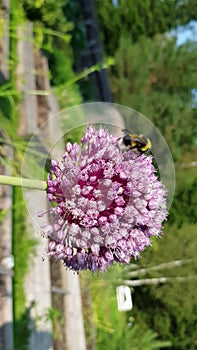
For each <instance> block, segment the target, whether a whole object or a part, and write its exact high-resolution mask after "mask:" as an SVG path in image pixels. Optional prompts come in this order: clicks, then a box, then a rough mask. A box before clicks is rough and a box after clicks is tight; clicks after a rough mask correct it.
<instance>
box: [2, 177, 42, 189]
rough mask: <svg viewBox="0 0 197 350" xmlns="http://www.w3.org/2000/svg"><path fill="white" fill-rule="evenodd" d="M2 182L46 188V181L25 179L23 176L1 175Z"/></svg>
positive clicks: (10, 184)
mask: <svg viewBox="0 0 197 350" xmlns="http://www.w3.org/2000/svg"><path fill="white" fill-rule="evenodd" d="M0 184H3V185H9V186H19V187H26V188H32V189H34V190H42V191H45V190H46V187H47V185H46V182H45V181H40V180H32V179H25V178H22V177H14V176H6V175H0Z"/></svg>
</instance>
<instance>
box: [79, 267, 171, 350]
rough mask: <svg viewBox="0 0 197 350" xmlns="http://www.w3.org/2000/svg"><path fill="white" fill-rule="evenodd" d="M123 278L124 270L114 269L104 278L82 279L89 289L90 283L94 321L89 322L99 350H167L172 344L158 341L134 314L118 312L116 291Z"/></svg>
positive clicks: (105, 274)
mask: <svg viewBox="0 0 197 350" xmlns="http://www.w3.org/2000/svg"><path fill="white" fill-rule="evenodd" d="M121 274H122V267H120V266H118V265H115V266H113V268H110V269H108V271H107V272H105V273H103V274H102V275H101V274H99V275H98V276H95V275H94V276H92V275H89V276H88V277H87V275H86V276H81V279H82V281H83V280H85V282H84V283H82V285H83V284H84V285H85V286H87V284H88V283H89V285H90V291H91V298H92V301H93V317H91V318H89V326H88V330H90V329H92V328H93V329H94V327H95V328H96V330H95V333H96V349H107V348H109V349H110V350H119V349H124V350H131V349H132V350H141V349H143V350H145V349H146V350H151V349H161V348H163V347H166V348H168V347H169V346H170V344H171V343H170V342H169V341H159V340H158V338H157V334H156V333H155V332H153V331H152V330H151V329H149V328H148V327H147V326H146V325H145V324H143V325H140V324H139V323H137V322H135V321H134V319H133V317H132V316H131V315H132V313H131V312H119V311H118V309H117V301H116V290H115V287H116V285H117V283H118V282H117V280H118V278H120V276H121ZM103 301H104V302H103ZM84 314H85V316H86V315H87V314H88V311H87V309H85V311H84ZM85 320H86V319H85ZM133 321H134V324H133ZM92 322H93V324H92ZM89 336H90V335H89ZM166 339H168V337H167V338H166Z"/></svg>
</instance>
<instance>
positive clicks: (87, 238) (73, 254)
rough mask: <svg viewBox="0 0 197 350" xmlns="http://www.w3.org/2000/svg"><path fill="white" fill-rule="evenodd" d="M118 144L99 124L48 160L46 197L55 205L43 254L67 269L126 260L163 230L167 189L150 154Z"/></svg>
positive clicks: (100, 266)
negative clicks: (59, 262) (47, 241)
mask: <svg viewBox="0 0 197 350" xmlns="http://www.w3.org/2000/svg"><path fill="white" fill-rule="evenodd" d="M118 143H119V139H118V138H117V137H115V136H113V135H110V134H109V132H108V131H107V130H105V129H104V128H103V127H100V128H99V129H98V130H96V129H95V128H93V127H92V126H88V127H87V129H86V132H85V134H84V135H83V137H82V139H81V144H82V146H81V147H80V146H79V145H78V144H77V143H74V144H73V145H72V144H71V143H69V142H68V143H67V145H66V152H65V154H64V156H63V160H62V162H61V163H59V162H58V161H56V160H52V161H51V168H50V174H49V175H48V180H47V196H48V199H49V201H51V202H53V203H55V204H56V206H54V207H52V208H51V209H50V210H49V212H50V224H46V226H45V229H44V231H45V234H46V236H47V237H48V238H49V239H50V242H49V246H48V250H47V255H48V256H49V257H54V258H55V259H56V260H63V262H64V264H65V266H66V267H68V268H69V269H72V270H75V271H79V270H86V269H89V270H91V271H95V270H105V269H106V267H107V266H108V265H111V264H113V262H114V261H117V262H118V263H129V262H130V259H131V258H132V257H134V258H137V257H139V255H140V252H141V251H143V250H144V249H145V248H146V247H147V246H149V245H151V236H158V235H159V234H161V229H162V222H163V220H165V219H166V216H167V210H166V190H165V189H164V187H163V185H162V183H161V182H160V181H159V180H158V179H157V176H156V174H155V168H154V167H153V165H152V157H151V156H147V155H146V154H142V155H139V154H137V153H136V152H135V151H133V150H129V151H122V150H120V148H119V145H118Z"/></svg>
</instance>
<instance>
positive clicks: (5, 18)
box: [0, 0, 10, 83]
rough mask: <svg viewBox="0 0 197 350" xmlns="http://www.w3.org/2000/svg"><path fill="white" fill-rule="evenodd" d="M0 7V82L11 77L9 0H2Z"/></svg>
mask: <svg viewBox="0 0 197 350" xmlns="http://www.w3.org/2000/svg"><path fill="white" fill-rule="evenodd" d="M1 2H2V8H0V83H1V82H3V81H4V80H7V79H9V67H8V61H9V7H10V1H9V0H1Z"/></svg>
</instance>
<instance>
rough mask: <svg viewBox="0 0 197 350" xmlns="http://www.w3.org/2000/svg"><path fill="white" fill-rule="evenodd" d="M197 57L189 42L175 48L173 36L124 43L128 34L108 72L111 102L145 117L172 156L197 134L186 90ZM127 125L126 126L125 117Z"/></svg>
mask: <svg viewBox="0 0 197 350" xmlns="http://www.w3.org/2000/svg"><path fill="white" fill-rule="evenodd" d="M161 41H162V45H161ZM196 60H197V50H196V46H195V44H194V43H188V44H185V45H183V46H181V47H178V48H177V47H176V44H175V40H174V39H172V38H167V37H166V36H157V37H155V38H154V39H153V40H150V39H147V38H145V37H144V38H141V39H140V40H139V41H138V42H137V43H135V44H130V45H129V39H128V37H127V38H125V37H124V38H123V37H122V38H121V42H120V46H119V48H118V50H117V52H116V55H115V62H116V64H115V67H114V68H113V69H112V70H111V73H110V78H111V86H112V93H113V97H114V101H115V102H117V103H120V104H123V105H127V106H130V107H132V108H134V109H136V110H137V111H139V112H141V113H143V114H145V115H146V116H148V117H149V118H150V119H151V120H152V121H153V123H154V124H155V125H156V126H157V127H158V128H159V129H160V131H161V132H162V134H163V135H164V137H165V138H166V141H167V143H168V145H169V147H170V149H171V150H172V152H173V156H174V157H175V159H177V157H178V156H180V150H181V151H182V152H185V151H186V150H189V149H191V148H192V147H193V146H194V144H195V140H196V136H197V135H196V132H195V131H194V130H195V125H196V113H197V109H193V108H192V93H191V89H192V88H193V87H195V85H196V79H197V71H196V67H195V62H196ZM126 123H127V127H128V128H129V118H128V119H127V120H126Z"/></svg>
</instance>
